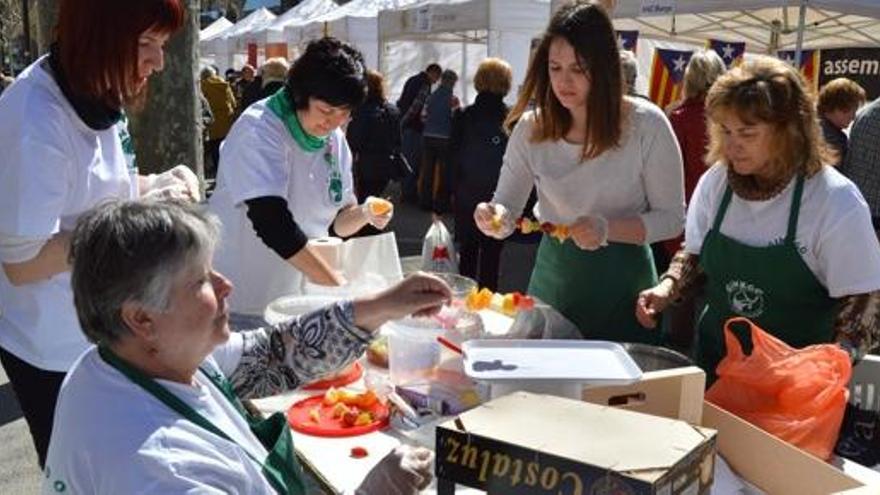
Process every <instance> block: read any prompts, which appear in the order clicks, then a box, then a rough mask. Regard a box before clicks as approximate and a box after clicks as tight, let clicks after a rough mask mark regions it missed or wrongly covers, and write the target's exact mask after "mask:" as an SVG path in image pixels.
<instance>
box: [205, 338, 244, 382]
mask: <svg viewBox="0 0 880 495" xmlns="http://www.w3.org/2000/svg"><path fill="white" fill-rule="evenodd" d="M243 350H244V337H243V336H242V334H241V332H230V334H229V340H227V341H226V342H225V343H223V345H221V346H220V347H217V348H216V349H214V352H212V353H211V357H212V358H214V362H215V364H216V365H217V367H218V368H220V371H222V372H223V375H225V376H227V377H228V376H230V375H232V372H233V371H235V369H236V368H238V362H239V361H241V354H242V352H243Z"/></svg>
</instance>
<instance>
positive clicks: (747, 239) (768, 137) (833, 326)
mask: <svg viewBox="0 0 880 495" xmlns="http://www.w3.org/2000/svg"><path fill="white" fill-rule="evenodd" d="M706 114H707V116H708V117H709V136H710V138H709V153H708V155H707V158H706V159H707V162H709V163H714V165H713V166H712V167H711V168H710V169H709V170H708V171H707V172H706V173H705V174H703V177H701V178H700V181H699V183H698V184H697V187H696V190H695V191H694V195H693V197H692V198H691V203H690V205H689V206H688V218H687V227H686V229H685V243H684V248H683V249H682V250H681V251H680V252H679V253H678V254H676V256H675V258H673V260H672V263H671V265H670V267H669V270H668V271H667V272H666V273H665V274H664V275H663V277H662V278H661V280H660V283H659V284H658V285H656V286H655V287H653V288H651V289H648V290H646V291H644V292H642V294H641V295H640V296H639V300H638V303H637V305H636V307H635V309H636V313H637V315H638V318H639V321H640V322H642V324H643V325H645V326H646V327H652V326H654V324H655V321H654V318H655V317H656V316H657V315H658V314H659V313H660V312H661V311H663V310H664V309H665V308H667V307H668V305H669V303H670V302H671V301H674V300H676V299H678V298H679V297H688V295H689V294H692V293H693V292H694V290H696V289H698V288H700V287H703V288H705V293H706V309H705V310H704V311H703V314H702V316H701V317H700V322H699V338H698V341H699V347H698V352H697V361H698V364H699V365H700V366H701V367H702V368H703V369H704V370H705V371H706V373H707V376H708V383H709V384H711V383H712V382H713V381H714V378H715V369H716V366H717V365H718V363H719V362H720V361H721V359H722V358H723V357H724V356H725V355H726V353H727V350H726V346H725V343H724V332H723V327H724V322H725V321H727V320H728V319H729V318H731V317H734V316H745V317H748V318H750V319H751V320H752V321H754V322H755V323H756V324H757V325H758V326H760V327H761V328H763V329H764V330H766V331H767V332H769V333H771V334H773V335H774V336H776V337H777V338H779V339H780V340H782V341H784V342H786V343H787V344H788V345H790V346H792V347H796V348H800V347H804V346H808V345H812V344H819V343H827V342H836V343H838V344H839V345H840V346H841V347H842V348H843V349H844V350H846V351H847V352H848V353H849V354H850V356H851V357H852V358H853V360H857V359H858V358H859V357H861V356H862V355H864V354H865V353H866V352H869V351H870V350H872V349H873V348H874V347H875V346H876V345H877V342H878V340H877V339H878V336H880V333H878V330H880V329H878V323H880V319H878V309H877V308H880V244H878V242H877V238H876V236H875V234H874V230H873V229H872V227H871V218H870V214H869V212H868V208H867V205H866V204H865V201H864V199H863V198H862V196H861V194H859V191H858V189H857V188H856V187H855V185H854V184H853V183H852V182H850V181H849V180H848V179H847V178H846V177H844V176H843V175H841V174H840V173H839V172H838V171H837V169H836V168H834V167H832V166H829V164H830V158H831V156H832V154H831V152H830V150H828V149H827V148H826V145H825V142H824V140H823V139H822V135H821V131H820V129H819V119H818V117H817V114H816V106H815V101H814V98H813V97H812V95H811V92H810V91H809V89H808V87H807V84H806V82H805V81H804V78H803V76H802V75H801V74H800V72H799V71H797V70H796V69H795V68H793V67H792V66H790V65H788V64H786V63H785V62H782V61H781V60H778V59H776V58H772V57H765V56H760V57H755V58H753V59H751V60H749V61H746V62H745V63H743V64H742V65H740V66H739V67H736V68H734V69H732V70H730V71H729V72H727V73H726V74H724V75H722V76H721V77H719V78H718V80H717V81H715V84H714V85H713V86H712V87H711V89H710V90H709V93H708V95H707V97H706Z"/></svg>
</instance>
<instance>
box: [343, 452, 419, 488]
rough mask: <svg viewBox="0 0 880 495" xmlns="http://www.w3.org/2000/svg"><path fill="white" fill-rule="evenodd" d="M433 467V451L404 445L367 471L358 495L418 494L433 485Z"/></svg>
mask: <svg viewBox="0 0 880 495" xmlns="http://www.w3.org/2000/svg"><path fill="white" fill-rule="evenodd" d="M433 468H434V453H433V452H432V451H430V450H428V449H426V448H423V447H410V446H409V445H400V446H398V447H395V448H394V450H392V451H391V452H389V453H388V455H386V456H385V457H383V458H382V460H380V461H379V463H378V464H376V467H374V468H373V469H372V470H371V471H370V472H369V473H367V477H366V478H364V481H363V483H361V485H360V486H359V487H358V488H357V490H355V495H414V494H416V493H419V492H420V491H421V490H424V489H425V488H427V487H428V485H430V484H431V480H432V479H433V471H434V469H433Z"/></svg>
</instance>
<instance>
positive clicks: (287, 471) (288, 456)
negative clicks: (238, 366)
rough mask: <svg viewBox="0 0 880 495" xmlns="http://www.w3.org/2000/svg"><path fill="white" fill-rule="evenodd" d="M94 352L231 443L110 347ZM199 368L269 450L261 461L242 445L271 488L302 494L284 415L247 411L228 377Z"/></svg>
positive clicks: (176, 408) (156, 395) (280, 491)
mask: <svg viewBox="0 0 880 495" xmlns="http://www.w3.org/2000/svg"><path fill="white" fill-rule="evenodd" d="M98 353H99V354H100V355H101V358H102V359H103V360H104V361H106V362H107V364H109V365H110V366H112V367H114V368H116V369H117V370H119V372H120V373H122V374H123V375H125V377H126V378H128V379H129V380H131V381H132V382H133V383H135V384H136V385H138V386H140V387H141V388H143V389H144V390H146V391H147V393H149V394H150V395H152V396H153V397H155V398H156V399H158V400H159V401H160V402H162V403H163V404H165V405H166V406H168V407H169V408H171V409H172V410H173V411H175V412H177V413H179V414H180V415H181V416H183V417H184V418H186V419H188V420H190V421H192V422H193V423H195V424H196V425H198V426H201V427H202V428H204V429H205V430H208V431H209V432H211V433H213V434H215V435H217V436H218V437H220V438H223V439H225V440H228V441H230V442H232V443H235V440H233V439H232V438H230V437H229V436H228V435H227V434H226V433H224V432H223V431H222V430H220V429H219V428H217V426H215V425H214V424H213V423H211V422H210V421H208V419H206V418H205V417H204V416H202V415H201V414H199V413H198V412H197V411H195V410H194V409H193V408H192V407H190V406H189V405H188V404H187V403H185V402H183V401H182V400H180V399H179V398H178V397H177V396H175V395H174V394H172V393H171V392H170V391H168V389H166V388H165V387H163V386H162V385H160V384H159V383H157V382H156V381H155V380H153V379H151V378H149V377H148V376H146V375H144V374H143V373H141V372H140V371H138V370H136V369H134V368H133V367H131V366H130V365H129V364H128V363H126V362H125V361H123V360H122V359H120V358H119V357H118V356H116V354H114V353H113V351H111V350H110V349H108V348H106V347H103V346H100V347H98ZM199 371H201V372H202V373H204V374H205V376H207V377H208V379H209V380H211V382H212V383H213V384H214V385H215V386H216V387H217V388H218V389H219V390H220V391H221V392H222V393H223V395H224V396H226V398H227V399H229V402H231V403H232V405H233V406H234V407H235V409H237V410H238V412H240V413H241V414H242V416H244V418H245V419H246V420H247V422H248V425H249V426H250V428H251V432H253V434H254V435H255V436H256V437H257V439H258V440H259V441H260V443H261V444H262V445H263V447H265V448H266V451H267V452H268V453H269V454H268V456H267V457H266V459H265V460H264V461H261V460H260V459H256V458H254V457H253V455H252V454H251V453H250V452H249V451H248V450H247V449H245V448H243V447H242V449H243V450H244V451H245V453H247V455H248V457H250V458H251V459H253V461H254V462H256V463H257V464H259V465H260V466H262V468H263V475H264V476H266V479H267V480H268V481H269V483H270V484H271V485H272V487H273V488H275V491H276V492H278V493H279V494H286V495H304V494H305V488H304V486H303V481H302V480H303V472H302V468H301V467H300V465H299V461H297V459H296V453H295V452H294V450H293V438H292V437H291V436H290V428H289V427H288V426H287V421H286V420H285V418H284V415H283V414H281V413H280V412H277V413H275V414H273V415H272V416H269V418H267V419H265V420H263V419H260V418H256V417H254V416H252V415H251V414H249V413H248V412H247V411H246V410H245V408H244V406H243V405H242V404H241V401H239V400H238V398H237V397H236V396H235V393H234V392H233V391H232V387H231V385H230V384H229V382H228V381H226V379H225V378H224V377H223V375H222V374H220V372H219V371H217V370H206V369H202V368H200V369H199Z"/></svg>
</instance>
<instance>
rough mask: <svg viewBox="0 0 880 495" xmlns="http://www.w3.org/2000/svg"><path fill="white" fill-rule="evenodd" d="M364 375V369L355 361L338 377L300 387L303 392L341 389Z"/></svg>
mask: <svg viewBox="0 0 880 495" xmlns="http://www.w3.org/2000/svg"><path fill="white" fill-rule="evenodd" d="M363 374H364V367H363V366H361V363H360V361H355V362H354V363H352V364H351V365H349V367H348V368H345V369H344V370H342V372H341V373H339V374H338V375H336V376H334V377H331V378H326V379H324V380H318V381H316V382H312V383H310V384H308V385H305V386H304V387H302V389H303V390H326V389H328V388H330V387H336V388H341V387H344V386H346V385H349V384H352V383H354V382H356V381H358V380H360V379H361V376H363Z"/></svg>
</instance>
